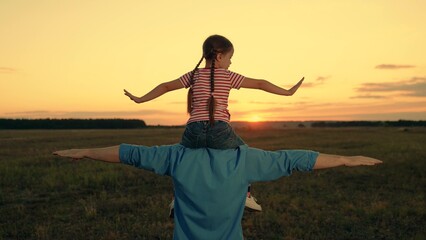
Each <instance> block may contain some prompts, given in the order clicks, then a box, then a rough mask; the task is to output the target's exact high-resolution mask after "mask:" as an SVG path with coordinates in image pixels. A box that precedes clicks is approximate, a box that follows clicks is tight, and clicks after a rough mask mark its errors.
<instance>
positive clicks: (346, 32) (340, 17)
mask: <svg viewBox="0 0 426 240" xmlns="http://www.w3.org/2000/svg"><path fill="white" fill-rule="evenodd" d="M425 11H426V1H422V0H417V1H416V0H414V1H402V0H373V1H358V0H348V1H338V0H324V1H288V0H284V1H283V0H271V1H243V0H236V1H225V0H217V1H215V4H210V3H208V2H206V3H204V2H200V1H165V0H164V1H137V0H124V1H112V0H92V1H84V0H62V1H23V0H2V1H0V36H1V37H0V89H1V94H0V102H1V103H0V118H132V119H142V120H145V121H146V123H147V124H149V125H157V124H163V125H178V124H184V123H185V122H186V120H187V119H188V115H187V114H186V112H185V108H186V102H185V101H186V93H187V90H178V91H174V92H170V93H167V94H166V95H164V96H161V97H160V98H158V99H155V100H153V101H151V102H148V103H144V104H135V103H133V102H132V101H130V100H129V99H128V98H127V97H126V96H124V94H123V89H124V88H125V89H127V90H129V91H131V92H132V93H134V94H136V95H143V94H145V93H146V92H148V91H149V90H151V89H152V88H153V87H155V86H156V85H158V84H159V83H161V82H164V81H170V80H174V79H176V78H178V77H180V76H181V75H182V74H184V73H186V72H188V71H190V70H192V68H193V67H194V66H195V64H196V63H197V61H198V59H199V57H200V56H201V45H202V43H203V41H204V39H205V38H206V37H208V36H209V35H212V34H221V35H224V36H226V37H227V38H229V39H230V40H231V41H232V42H233V44H234V47H235V53H234V56H233V59H232V65H231V67H230V70H232V71H235V72H237V73H240V74H242V75H245V76H248V77H252V78H260V79H266V80H269V81H270V82H272V83H274V84H276V85H279V86H282V87H284V88H289V87H291V86H292V85H294V84H295V83H296V82H297V81H298V80H299V79H300V78H302V77H305V82H304V84H303V85H302V86H301V87H300V89H299V90H298V92H297V93H296V94H295V95H293V96H291V97H283V96H277V95H272V94H268V93H266V92H261V91H258V90H257V91H256V90H247V89H240V90H232V91H231V94H230V100H229V110H230V112H231V121H251V122H258V121H312V120H399V119H405V120H426V58H425V56H426V44H424V43H425V42H426V28H425V27H424V23H425V22H426V14H424V12H425Z"/></svg>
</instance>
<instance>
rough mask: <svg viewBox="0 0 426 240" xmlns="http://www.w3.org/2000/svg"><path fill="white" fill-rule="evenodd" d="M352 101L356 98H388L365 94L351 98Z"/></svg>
mask: <svg viewBox="0 0 426 240" xmlns="http://www.w3.org/2000/svg"><path fill="white" fill-rule="evenodd" d="M351 98H352V99H356V98H364V99H385V98H388V97H386V96H380V95H371V94H366V95H358V96H355V97H351Z"/></svg>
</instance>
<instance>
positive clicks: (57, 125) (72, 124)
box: [0, 118, 146, 129]
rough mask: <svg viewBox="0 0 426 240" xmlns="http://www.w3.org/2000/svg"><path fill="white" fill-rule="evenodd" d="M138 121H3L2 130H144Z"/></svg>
mask: <svg viewBox="0 0 426 240" xmlns="http://www.w3.org/2000/svg"><path fill="white" fill-rule="evenodd" d="M144 127H146V124H145V122H144V121H143V120H138V119H2V118H0V129H128V128H144Z"/></svg>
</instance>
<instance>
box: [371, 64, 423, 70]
mask: <svg viewBox="0 0 426 240" xmlns="http://www.w3.org/2000/svg"><path fill="white" fill-rule="evenodd" d="M415 67H416V66H414V65H396V64H380V65H377V66H376V67H375V68H376V69H400V68H415Z"/></svg>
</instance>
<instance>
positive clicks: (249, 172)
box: [120, 144, 317, 239]
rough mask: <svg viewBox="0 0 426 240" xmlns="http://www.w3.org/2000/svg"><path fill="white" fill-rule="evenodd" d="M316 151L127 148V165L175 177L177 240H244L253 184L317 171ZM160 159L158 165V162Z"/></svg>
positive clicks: (122, 156) (122, 148) (124, 148)
mask: <svg viewBox="0 0 426 240" xmlns="http://www.w3.org/2000/svg"><path fill="white" fill-rule="evenodd" d="M316 157H317V153H316V152H312V151H276V152H270V151H263V150H259V149H254V148H249V147H247V146H245V145H244V146H241V147H239V148H237V149H228V150H216V149H210V148H200V149H189V148H185V147H183V146H181V145H170V146H160V147H143V146H132V145H126V144H122V145H121V146H120V160H121V161H122V162H123V163H126V164H130V165H134V166H136V167H139V168H144V169H147V170H151V171H154V172H156V173H157V174H160V175H169V176H171V177H172V178H173V183H174V187H175V231H174V237H175V239H242V238H243V235H242V228H241V218H242V215H243V211H244V201H245V195H246V190H247V186H248V184H249V183H250V182H255V181H266V180H273V179H276V178H278V177H281V176H285V175H290V174H291V172H292V170H293V169H297V170H301V171H310V170H312V168H313V166H314V164H315V159H316ZM152 159H154V160H152Z"/></svg>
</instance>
